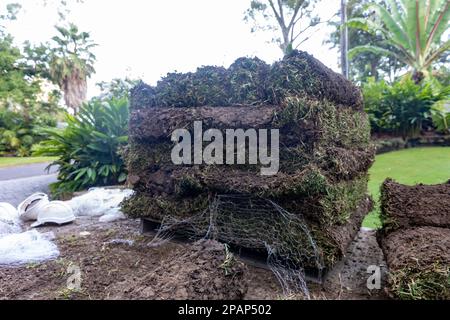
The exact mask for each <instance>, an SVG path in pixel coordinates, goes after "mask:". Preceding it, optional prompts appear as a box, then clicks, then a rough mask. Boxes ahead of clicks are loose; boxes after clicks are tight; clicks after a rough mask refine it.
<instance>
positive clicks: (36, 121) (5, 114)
mask: <svg viewBox="0 0 450 320" xmlns="http://www.w3.org/2000/svg"><path fill="white" fill-rule="evenodd" d="M55 126H56V121H54V120H51V119H50V118H48V117H44V116H42V117H31V118H26V117H25V116H24V115H23V114H21V113H18V112H14V111H10V110H7V109H2V110H0V156H2V155H10V156H19V157H26V156H29V155H30V154H31V149H32V146H33V145H34V144H36V143H38V142H40V141H42V140H43V139H45V134H43V133H42V130H41V129H42V128H43V127H55Z"/></svg>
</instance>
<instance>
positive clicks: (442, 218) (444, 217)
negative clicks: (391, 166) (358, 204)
mask: <svg viewBox="0 0 450 320" xmlns="http://www.w3.org/2000/svg"><path fill="white" fill-rule="evenodd" d="M381 212H382V220H383V224H384V226H385V231H386V232H389V231H391V230H397V229H400V228H409V227H420V226H430V227H443V228H450V181H449V182H447V183H445V184H440V185H416V186H405V185H402V184H399V183H396V182H395V181H393V180H391V179H388V180H386V181H385V182H384V183H383V185H382V187H381Z"/></svg>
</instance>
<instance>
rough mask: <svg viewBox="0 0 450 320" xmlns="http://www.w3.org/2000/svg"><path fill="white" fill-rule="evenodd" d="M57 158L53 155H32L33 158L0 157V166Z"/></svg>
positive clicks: (19, 164) (5, 166) (47, 160)
mask: <svg viewBox="0 0 450 320" xmlns="http://www.w3.org/2000/svg"><path fill="white" fill-rule="evenodd" d="M54 160H55V158H52V157H31V158H13V157H4V158H2V157H0V168H7V167H14V166H21V165H25V164H33V163H42V162H52V161H54Z"/></svg>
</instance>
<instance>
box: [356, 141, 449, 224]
mask: <svg viewBox="0 0 450 320" xmlns="http://www.w3.org/2000/svg"><path fill="white" fill-rule="evenodd" d="M386 178H393V179H394V180H396V181H397V182H399V183H402V184H406V185H415V184H418V183H423V184H439V183H444V182H446V181H448V180H449V179H450V147H432V148H417V149H406V150H402V151H396V152H391V153H386V154H382V155H379V156H377V158H376V160H375V164H374V165H373V167H372V168H371V169H370V181H369V192H370V193H371V194H372V196H373V198H374V200H375V201H376V204H375V206H376V207H375V210H374V211H373V212H371V213H370V214H369V215H368V216H367V218H366V219H365V221H364V223H363V226H364V227H367V228H380V227H381V222H380V216H379V215H380V209H379V203H378V200H379V198H380V186H381V184H382V183H383V182H384V180H385V179H386Z"/></svg>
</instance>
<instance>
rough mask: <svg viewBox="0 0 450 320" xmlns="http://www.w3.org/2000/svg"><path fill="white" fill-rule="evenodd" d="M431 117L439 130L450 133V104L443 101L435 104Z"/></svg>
mask: <svg viewBox="0 0 450 320" xmlns="http://www.w3.org/2000/svg"><path fill="white" fill-rule="evenodd" d="M447 103H448V102H447ZM431 117H432V119H433V124H434V126H435V127H436V130H437V131H439V132H441V133H444V134H450V104H446V103H445V102H443V103H438V104H436V105H435V106H433V109H432V110H431Z"/></svg>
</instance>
